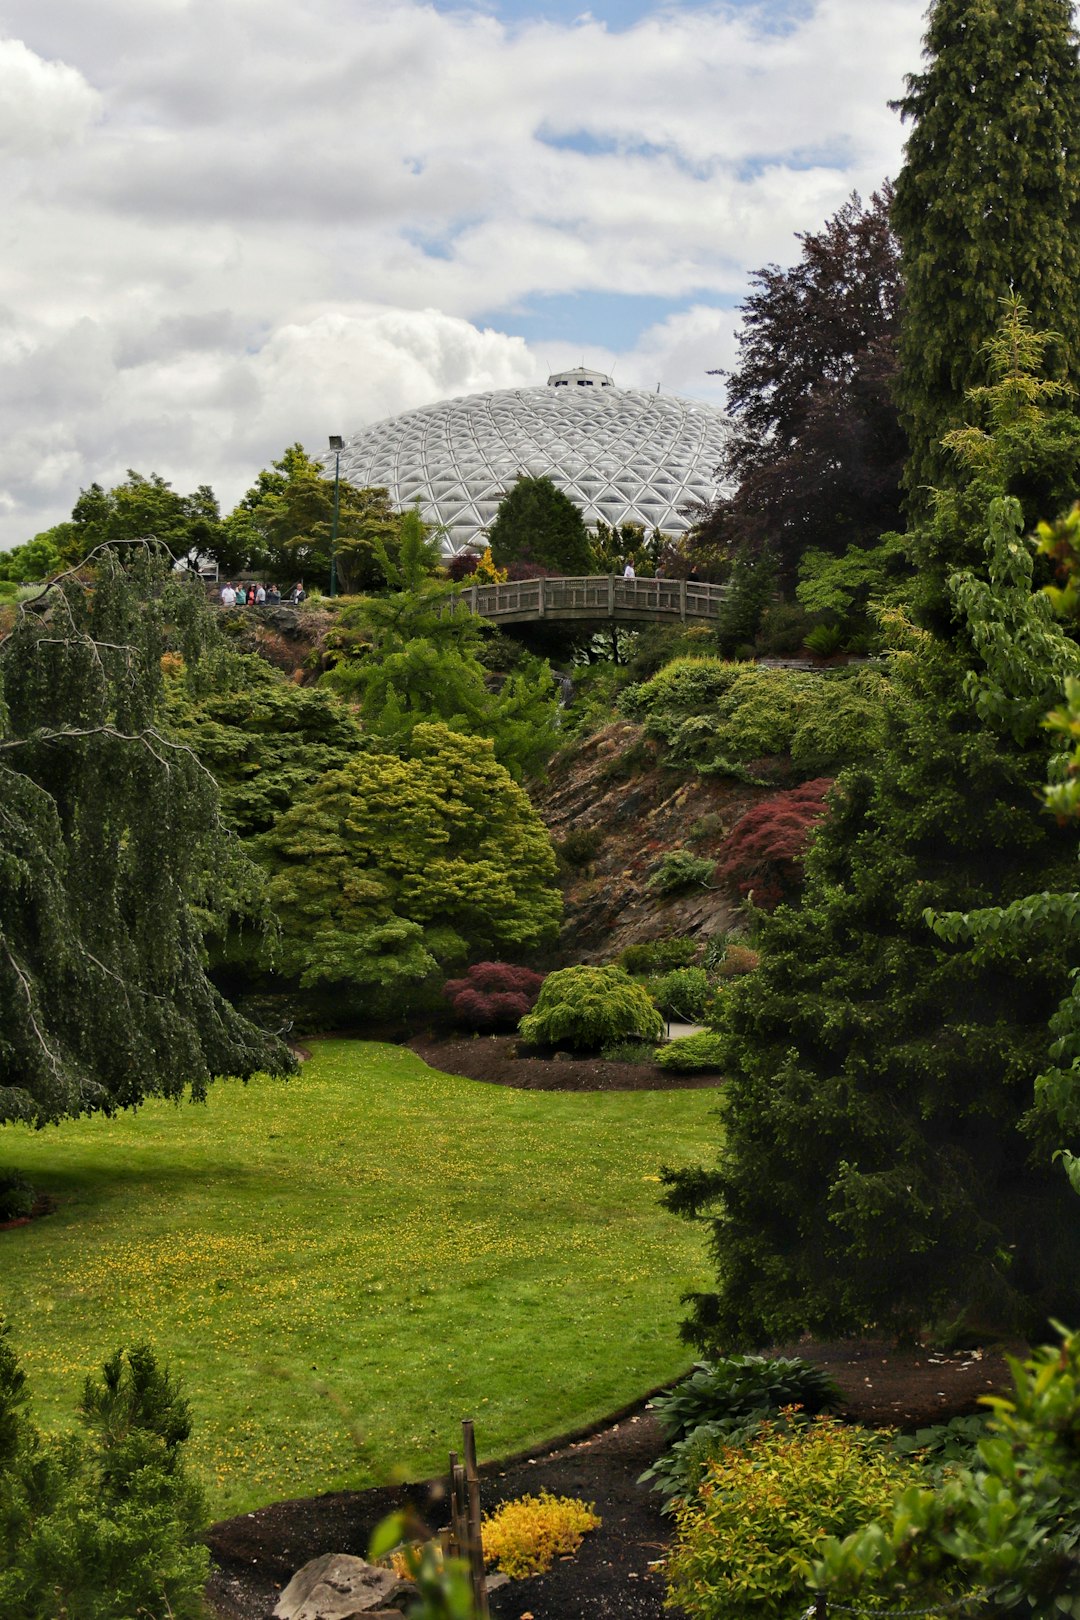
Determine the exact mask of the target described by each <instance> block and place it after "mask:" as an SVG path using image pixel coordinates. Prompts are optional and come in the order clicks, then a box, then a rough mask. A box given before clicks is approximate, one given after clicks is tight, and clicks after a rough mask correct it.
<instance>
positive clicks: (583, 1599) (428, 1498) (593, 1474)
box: [207, 1340, 1008, 1620]
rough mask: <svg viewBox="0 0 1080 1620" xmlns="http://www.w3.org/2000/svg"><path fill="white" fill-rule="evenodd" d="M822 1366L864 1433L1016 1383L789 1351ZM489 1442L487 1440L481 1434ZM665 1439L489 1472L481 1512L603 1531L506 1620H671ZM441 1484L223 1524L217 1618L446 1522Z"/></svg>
mask: <svg viewBox="0 0 1080 1620" xmlns="http://www.w3.org/2000/svg"><path fill="white" fill-rule="evenodd" d="M784 1350H785V1351H786V1352H787V1353H789V1354H790V1353H795V1352H797V1353H799V1354H800V1355H802V1356H804V1357H806V1359H807V1360H810V1361H814V1362H817V1363H818V1364H819V1365H820V1366H822V1367H824V1368H826V1369H827V1370H828V1371H829V1372H830V1373H831V1374H832V1376H833V1378H834V1379H835V1380H836V1382H837V1383H838V1384H839V1386H840V1388H841V1390H842V1391H843V1393H844V1407H843V1415H844V1416H845V1417H848V1418H850V1419H852V1420H853V1421H857V1422H860V1423H866V1424H872V1425H887V1426H897V1427H903V1428H915V1427H919V1426H921V1425H923V1424H926V1423H942V1422H945V1421H947V1419H948V1418H950V1417H953V1416H957V1415H960V1414H963V1413H967V1412H972V1411H976V1410H978V1406H977V1402H978V1398H979V1396H980V1395H985V1394H987V1393H989V1392H990V1390H991V1389H994V1388H997V1389H1002V1388H1004V1387H1006V1385H1007V1381H1008V1375H1007V1368H1006V1365H1005V1360H1004V1356H1003V1354H1002V1353H1001V1351H1000V1350H997V1349H994V1350H978V1351H967V1352H961V1353H954V1354H951V1355H947V1356H946V1355H942V1354H940V1353H938V1352H935V1351H931V1350H922V1349H914V1350H902V1351H900V1350H896V1349H894V1348H892V1347H891V1346H889V1345H887V1344H885V1343H883V1342H878V1341H874V1340H863V1341H858V1342H850V1341H847V1342H842V1343H838V1344H810V1343H806V1344H798V1345H787V1346H784ZM480 1441H481V1445H482V1443H483V1436H482V1434H481V1436H480ZM662 1446H663V1442H662V1439H661V1435H660V1430H659V1428H658V1426H657V1424H656V1422H655V1420H654V1418H653V1417H652V1416H651V1414H650V1413H649V1412H647V1411H646V1410H644V1407H639V1408H638V1409H637V1410H633V1411H630V1412H628V1413H626V1414H623V1415H622V1416H621V1417H620V1419H619V1421H618V1422H616V1423H609V1424H608V1425H607V1426H606V1427H604V1428H602V1429H600V1430H599V1431H597V1432H595V1433H593V1434H586V1435H583V1436H580V1437H579V1438H577V1439H574V1440H570V1441H563V1442H561V1443H557V1444H556V1445H555V1447H554V1448H553V1449H548V1450H542V1449H540V1450H536V1451H534V1452H532V1453H530V1454H529V1455H527V1456H524V1457H521V1458H517V1459H513V1460H511V1461H509V1462H505V1463H501V1464H500V1463H496V1464H485V1465H483V1466H482V1467H481V1470H480V1473H481V1501H482V1505H483V1509H484V1511H485V1512H488V1511H490V1510H491V1509H492V1508H495V1507H497V1506H498V1505H499V1503H500V1502H504V1501H506V1500H507V1499H508V1498H510V1497H515V1496H523V1495H536V1494H538V1493H539V1492H540V1491H542V1490H548V1491H552V1492H553V1493H554V1494H555V1495H557V1496H579V1497H582V1498H584V1500H585V1501H586V1502H592V1503H595V1505H596V1511H597V1512H598V1513H599V1514H600V1517H601V1519H602V1521H603V1523H602V1525H601V1528H600V1529H599V1530H596V1531H593V1532H592V1533H591V1534H590V1535H588V1536H586V1537H585V1540H584V1542H583V1543H582V1545H581V1549H580V1551H579V1552H578V1553H577V1555H576V1556H575V1557H574V1558H571V1559H565V1560H560V1561H559V1562H558V1563H556V1564H555V1565H554V1567H553V1568H552V1569H551V1570H550V1571H549V1572H548V1573H547V1574H546V1575H536V1576H533V1577H532V1578H531V1579H529V1580H525V1581H512V1582H511V1583H510V1585H509V1586H505V1587H503V1588H501V1589H500V1590H499V1591H497V1592H494V1593H492V1597H491V1610H492V1614H493V1615H495V1616H496V1617H498V1620H522V1616H524V1615H531V1616H533V1620H621V1617H623V1616H625V1617H627V1620H671V1616H672V1613H673V1611H672V1610H670V1609H665V1608H664V1603H663V1598H664V1583H663V1577H662V1574H661V1573H660V1572H659V1571H658V1570H656V1569H655V1568H654V1567H653V1565H654V1564H655V1562H656V1561H657V1560H658V1559H661V1558H662V1557H663V1556H664V1552H665V1549H666V1547H667V1545H668V1541H669V1538H670V1533H671V1531H670V1523H669V1521H668V1520H667V1519H666V1518H665V1517H664V1516H663V1515H662V1514H661V1513H660V1511H659V1508H658V1506H657V1501H658V1499H657V1498H656V1497H655V1496H654V1495H653V1494H652V1493H651V1492H650V1490H649V1487H648V1485H639V1484H638V1478H639V1476H640V1475H641V1474H642V1473H643V1471H644V1470H645V1469H646V1468H647V1467H648V1466H649V1464H650V1463H651V1462H653V1461H654V1459H655V1458H656V1456H657V1454H658V1453H659V1452H660V1450H661V1449H662ZM444 1492H445V1481H443V1480H435V1481H431V1482H428V1483H425V1484H422V1485H415V1486H396V1487H386V1488H380V1489H376V1490H370V1491H342V1492H337V1493H335V1494H333V1495H328V1496H318V1497H311V1498H308V1499H306V1500H301V1501H295V1502H275V1503H274V1504H273V1505H272V1506H271V1507H266V1508H260V1509H259V1510H258V1511H257V1512H255V1513H248V1514H244V1515H242V1516H241V1517H240V1518H237V1519H228V1520H226V1521H225V1522H224V1523H222V1524H216V1525H214V1526H213V1527H212V1528H211V1530H210V1533H209V1536H208V1538H207V1539H208V1541H209V1545H210V1550H211V1552H212V1554H213V1556H214V1561H215V1563H216V1565H217V1566H218V1567H217V1570H216V1572H215V1574H214V1576H213V1578H212V1580H211V1582H210V1585H209V1587H208V1589H207V1596H208V1598H209V1599H210V1602H211V1606H212V1608H213V1611H214V1613H215V1614H216V1615H217V1616H219V1620H267V1617H268V1616H269V1615H270V1613H271V1611H272V1609H273V1607H274V1604H275V1603H276V1602H277V1598H278V1595H279V1593H280V1592H281V1589H282V1587H284V1586H285V1585H286V1583H287V1582H288V1581H289V1579H290V1578H291V1576H292V1575H293V1574H294V1573H295V1572H296V1570H298V1569H299V1568H301V1566H302V1565H303V1564H305V1563H307V1561H308V1560H309V1559H311V1558H317V1557H318V1556H319V1555H320V1554H321V1553H327V1552H352V1553H355V1554H358V1555H360V1556H363V1555H364V1553H365V1552H366V1549H367V1545H368V1539H369V1537H370V1535H371V1532H372V1530H373V1529H374V1527H375V1525H376V1524H377V1523H378V1522H379V1520H380V1519H381V1518H383V1517H384V1516H385V1515H386V1514H387V1513H390V1512H393V1511H394V1510H395V1509H397V1508H400V1507H404V1506H405V1505H406V1504H410V1505H412V1506H413V1507H414V1508H416V1510H417V1511H418V1512H419V1513H420V1515H421V1517H422V1518H424V1519H425V1520H426V1522H427V1523H428V1524H429V1525H431V1526H432V1527H437V1526H439V1525H441V1524H442V1523H444V1522H445V1520H446V1518H447V1514H446V1511H445V1505H444V1504H445V1495H444Z"/></svg>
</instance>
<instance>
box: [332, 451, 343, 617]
mask: <svg viewBox="0 0 1080 1620" xmlns="http://www.w3.org/2000/svg"><path fill="white" fill-rule="evenodd" d="M330 448H331V450H332V451H333V452H334V521H333V523H332V524H331V526H330V595H331V596H336V595H337V525H338V488H339V485H340V483H341V452H342V451H343V450H344V448H345V440H344V439H343V438H342V437H341V434H340V433H331V435H330Z"/></svg>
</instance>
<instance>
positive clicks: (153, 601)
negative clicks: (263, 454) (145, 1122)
mask: <svg viewBox="0 0 1080 1620" xmlns="http://www.w3.org/2000/svg"><path fill="white" fill-rule="evenodd" d="M212 634H213V627H212V623H211V621H210V616H209V614H208V612H207V610H206V607H205V603H204V600H203V598H202V595H201V593H200V592H199V591H198V590H197V589H196V588H189V587H186V586H184V585H182V584H180V583H178V582H177V580H176V578H175V576H171V575H169V574H167V573H166V572H163V571H162V570H161V569H160V568H158V567H156V566H155V565H154V564H153V563H151V562H150V561H148V560H147V559H146V557H145V554H144V553H142V552H141V551H140V553H139V555H138V557H137V559H136V561H135V562H133V563H132V564H131V566H130V567H128V568H125V567H122V566H121V565H120V563H119V562H117V561H116V558H115V556H114V555H112V554H106V555H105V556H104V557H102V558H101V559H100V561H99V564H98V567H97V577H96V580H95V582H94V584H93V586H92V587H91V586H89V585H87V584H85V583H84V582H83V581H82V580H81V579H80V578H77V577H68V578H66V579H65V580H64V581H63V582H62V583H60V584H59V585H56V586H54V587H53V588H52V589H51V590H49V592H48V593H47V595H44V596H43V597H42V598H40V599H39V600H38V601H37V602H36V603H30V604H28V605H27V606H26V608H24V610H22V611H21V612H20V614H19V616H18V619H17V621H16V624H15V627H14V629H13V630H12V631H11V633H10V634H9V635H8V636H7V637H6V638H5V639H4V640H3V641H2V642H0V820H2V823H3V838H2V839H0V1122H2V1121H4V1120H10V1119H24V1120H30V1121H33V1122H35V1123H43V1122H45V1121H48V1120H56V1119H60V1118H62V1117H63V1116H64V1115H67V1114H79V1113H85V1112H89V1111H92V1110H95V1109H100V1110H103V1111H105V1112H112V1111H113V1110H114V1109H116V1108H122V1107H129V1106H132V1105H134V1104H136V1103H138V1102H139V1101H140V1099H141V1098H143V1097H145V1096H149V1095H154V1094H164V1095H167V1096H179V1095H181V1094H182V1093H183V1092H184V1091H185V1090H186V1089H188V1088H190V1089H191V1091H192V1093H193V1094H194V1095H200V1094H201V1093H202V1092H203V1090H204V1089H205V1086H206V1083H207V1081H208V1080H209V1079H210V1078H211V1076H213V1075H218V1074H242V1075H247V1074H251V1073H252V1072H253V1071H255V1070H256V1069H260V1068H271V1069H275V1070H279V1071H280V1070H283V1069H286V1068H288V1067H290V1066H291V1060H290V1059H289V1056H288V1054H287V1052H286V1051H285V1049H284V1048H283V1047H282V1046H280V1044H279V1043H278V1042H277V1041H275V1040H273V1039H271V1038H269V1037H267V1036H265V1035H263V1034H262V1033H260V1032H259V1031H258V1030H256V1029H255V1028H254V1027H253V1026H252V1025H251V1024H249V1023H248V1022H246V1021H245V1020H244V1019H242V1018H239V1017H237V1016H236V1014H235V1013H234V1012H233V1010H232V1009H231V1008H230V1007H229V1006H228V1005H227V1004H226V1003H225V1002H224V1001H223V1000H222V998H221V996H220V995H219V994H218V993H217V992H216V991H215V990H214V988H213V986H212V985H211V984H210V982H209V980H208V979H207V977H206V973H205V971H204V968H203V963H202V958H201V937H200V930H199V927H198V924H197V921H196V917H195V914H194V910H193V907H194V906H195V904H196V903H197V902H199V901H200V900H201V899H202V898H203V895H204V889H205V880H206V874H207V873H208V872H209V871H210V870H211V869H215V870H217V871H219V872H220V873H221V874H222V876H223V881H226V882H228V883H229V884H231V885H233V886H235V887H237V888H243V887H250V884H251V871H250V867H249V866H248V864H247V862H246V861H245V858H244V857H243V856H242V854H241V853H240V851H239V849H238V847H237V846H236V844H235V842H234V841H232V840H230V838H229V836H228V834H227V832H226V830H225V828H224V826H223V825H222V822H221V819H220V815H219V810H218V798H217V791H216V787H215V784H214V781H213V778H212V777H211V776H210V774H209V772H207V771H206V770H205V769H204V768H203V767H202V765H201V764H200V763H199V761H198V760H197V759H196V758H195V756H194V755H193V754H192V753H191V751H190V750H189V749H188V748H186V747H184V746H183V745H182V744H180V743H178V742H176V741H175V740H174V739H173V738H172V737H171V736H169V735H168V734H167V732H165V731H164V730H163V729H162V714H163V703H162V684H163V676H162V669H161V665H162V656H163V654H164V653H165V651H166V650H167V649H168V648H170V647H173V646H175V647H176V648H178V649H179V650H181V651H182V652H183V654H184V655H185V657H186V660H187V663H188V665H189V667H190V668H191V669H193V670H195V669H197V667H198V664H199V660H200V655H201V651H202V649H204V648H205V647H206V645H207V643H208V641H209V640H210V639H211V638H212Z"/></svg>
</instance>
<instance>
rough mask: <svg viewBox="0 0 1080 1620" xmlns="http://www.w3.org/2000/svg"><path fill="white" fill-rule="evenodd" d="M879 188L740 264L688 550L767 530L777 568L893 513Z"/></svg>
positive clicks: (890, 349)
mask: <svg viewBox="0 0 1080 1620" xmlns="http://www.w3.org/2000/svg"><path fill="white" fill-rule="evenodd" d="M890 202H891V197H890V193H889V192H888V190H887V189H886V190H885V191H884V192H883V193H882V194H881V195H877V194H875V195H874V196H873V197H872V198H871V199H870V202H869V204H868V205H867V206H866V207H864V206H863V205H862V202H861V201H860V199H859V197H858V196H855V195H853V196H852V197H850V198H849V199H848V201H847V202H846V203H845V204H844V206H843V208H841V209H840V211H839V212H838V213H837V214H835V215H834V216H833V218H832V219H830V220H829V221H828V222H827V224H826V225H825V226H824V227H823V229H822V230H820V231H817V232H809V233H807V234H805V235H800V237H799V241H800V242H801V244H802V253H801V257H800V259H799V262H798V263H797V264H795V265H793V266H791V267H790V268H789V269H786V270H785V269H781V268H780V267H779V265H775V264H772V265H767V266H766V267H765V269H763V270H759V271H757V272H756V273H755V274H754V275H753V276H752V277H751V282H752V284H753V289H754V290H753V291H752V292H751V293H750V295H749V297H747V298H746V299H745V301H744V302H743V304H742V305H741V314H742V326H741V329H740V331H739V338H738V341H739V360H738V364H737V366H736V367H735V370H734V371H732V372H731V373H730V374H729V375H728V379H727V399H728V410H729V412H730V415H731V418H732V425H733V431H732V434H731V437H730V439H729V440H728V444H727V448H726V450H725V454H724V459H723V462H722V464H721V469H720V470H721V473H722V474H723V476H724V478H725V481H726V483H727V485H728V488H729V492H728V493H725V494H724V495H722V496H721V497H720V499H719V500H718V501H717V502H716V504H715V506H714V507H713V509H712V511H711V512H710V513H709V515H708V518H707V519H706V520H705V522H704V523H703V524H702V525H701V526H700V528H699V530H698V531H697V532H696V533H695V535H694V536H693V540H692V546H693V548H694V549H693V552H692V554H697V553H698V552H701V551H704V552H705V553H719V554H720V555H723V554H726V553H731V552H737V551H738V550H739V549H740V548H741V547H748V548H749V549H750V550H752V551H757V550H759V549H760V548H761V545H762V543H763V540H764V539H768V541H769V543H770V544H771V545H772V546H774V547H775V548H776V549H777V552H778V554H779V556H780V559H781V561H782V563H783V566H784V570H785V572H787V573H788V574H789V575H790V574H792V573H793V572H794V568H795V564H796V563H797V561H798V558H799V557H800V555H801V554H802V553H803V552H804V551H806V550H807V549H809V548H811V547H818V548H820V549H822V550H824V551H827V552H829V553H835V552H837V551H841V550H843V549H844V548H845V547H847V546H852V545H855V546H864V545H871V544H873V543H874V542H875V541H876V540H877V538H878V536H879V535H880V534H881V533H882V532H883V531H884V530H886V529H891V528H895V527H896V524H897V520H898V517H899V500H900V474H901V469H902V465H903V457H904V441H903V435H902V433H901V431H900V428H899V424H898V422H897V418H896V407H895V405H894V404H893V401H892V396H891V383H892V379H893V376H894V374H895V368H896V357H895V344H896V328H897V320H898V310H899V303H900V267H899V248H898V244H897V242H896V238H895V237H894V235H893V233H892V230H891V228H890V223H889V207H890ZM741 639H742V640H743V641H747V640H752V639H753V634H752V633H751V634H750V635H749V636H746V635H743V636H742V637H741Z"/></svg>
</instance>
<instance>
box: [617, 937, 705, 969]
mask: <svg viewBox="0 0 1080 1620" xmlns="http://www.w3.org/2000/svg"><path fill="white" fill-rule="evenodd" d="M697 951H698V943H697V940H696V939H691V938H690V936H689V935H688V934H673V935H671V936H670V937H669V938H668V939H649V940H643V941H642V942H641V943H640V944H638V945H627V947H626V949H625V950H623V951H620V952H619V957H618V965H619V966H620V967H624V968H625V969H626V971H627V973H666V972H668V971H669V969H671V968H681V967H689V966H690V964H691V962H692V961H693V960H694V957H695V956H696V955H697Z"/></svg>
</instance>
